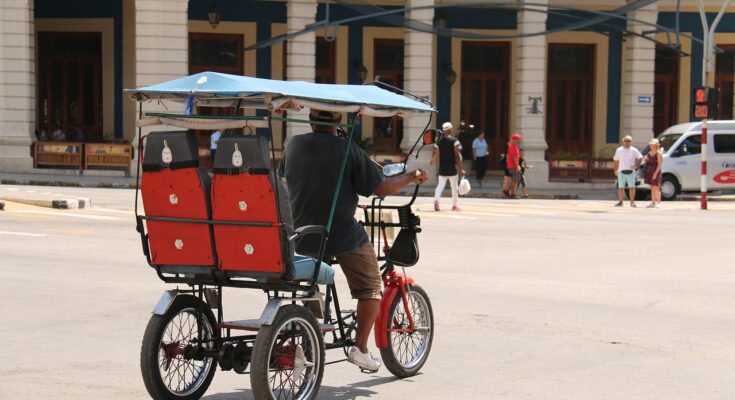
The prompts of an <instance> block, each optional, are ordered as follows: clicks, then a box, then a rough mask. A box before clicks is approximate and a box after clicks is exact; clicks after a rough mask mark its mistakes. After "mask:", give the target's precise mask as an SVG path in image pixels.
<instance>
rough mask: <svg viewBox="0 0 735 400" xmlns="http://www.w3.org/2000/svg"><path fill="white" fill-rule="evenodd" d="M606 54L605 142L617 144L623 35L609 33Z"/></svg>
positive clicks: (618, 136)
mask: <svg viewBox="0 0 735 400" xmlns="http://www.w3.org/2000/svg"><path fill="white" fill-rule="evenodd" d="M607 51H608V53H607V126H606V129H605V142H606V143H618V141H619V138H620V108H621V107H622V105H621V104H620V100H621V99H620V85H621V79H622V77H621V71H622V63H623V61H622V54H623V53H622V51H623V35H622V33H621V32H611V33H610V35H609V38H608V50H607Z"/></svg>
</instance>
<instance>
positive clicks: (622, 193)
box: [618, 187, 625, 203]
mask: <svg viewBox="0 0 735 400" xmlns="http://www.w3.org/2000/svg"><path fill="white" fill-rule="evenodd" d="M618 200H620V202H621V203H622V202H623V201H625V189H623V188H620V187H618Z"/></svg>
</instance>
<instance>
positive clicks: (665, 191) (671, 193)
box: [661, 175, 681, 201]
mask: <svg viewBox="0 0 735 400" xmlns="http://www.w3.org/2000/svg"><path fill="white" fill-rule="evenodd" d="M680 190H681V187H680V186H679V181H678V180H676V178H675V177H674V176H671V175H664V176H663V179H662V181H661V199H662V200H667V201H668V200H674V199H675V198H676V195H677V194H679V191H680Z"/></svg>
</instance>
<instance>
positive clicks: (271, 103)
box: [126, 72, 435, 117]
mask: <svg viewBox="0 0 735 400" xmlns="http://www.w3.org/2000/svg"><path fill="white" fill-rule="evenodd" d="M126 92H128V93H130V95H131V97H132V98H133V99H135V100H137V101H144V100H173V101H181V102H183V101H186V100H187V99H188V98H189V97H190V96H192V95H193V96H194V99H195V101H196V102H197V103H198V104H200V105H212V106H216V105H220V106H235V105H236V104H238V103H239V105H240V107H242V108H256V109H288V108H299V107H308V108H318V109H324V110H329V111H340V112H357V111H361V112H363V113H364V114H365V115H373V116H378V117H384V116H392V115H398V114H410V113H412V112H434V111H435V110H434V108H433V107H432V106H431V103H429V102H428V101H418V100H415V99H413V98H410V97H408V96H404V95H401V94H397V93H394V92H391V91H389V90H385V89H382V88H380V87H378V86H377V85H332V84H319V83H309V82H300V81H278V80H271V79H261V78H251V77H247V76H240V75H229V74H222V73H218V72H201V73H198V74H194V75H190V76H187V77H184V78H179V79H174V80H171V81H168V82H164V83H160V84H157V85H152V86H146V87H142V88H139V89H128V90H126Z"/></svg>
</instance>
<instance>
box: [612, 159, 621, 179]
mask: <svg viewBox="0 0 735 400" xmlns="http://www.w3.org/2000/svg"><path fill="white" fill-rule="evenodd" d="M619 164H620V161H618V160H613V172H615V176H618V165H619Z"/></svg>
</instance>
